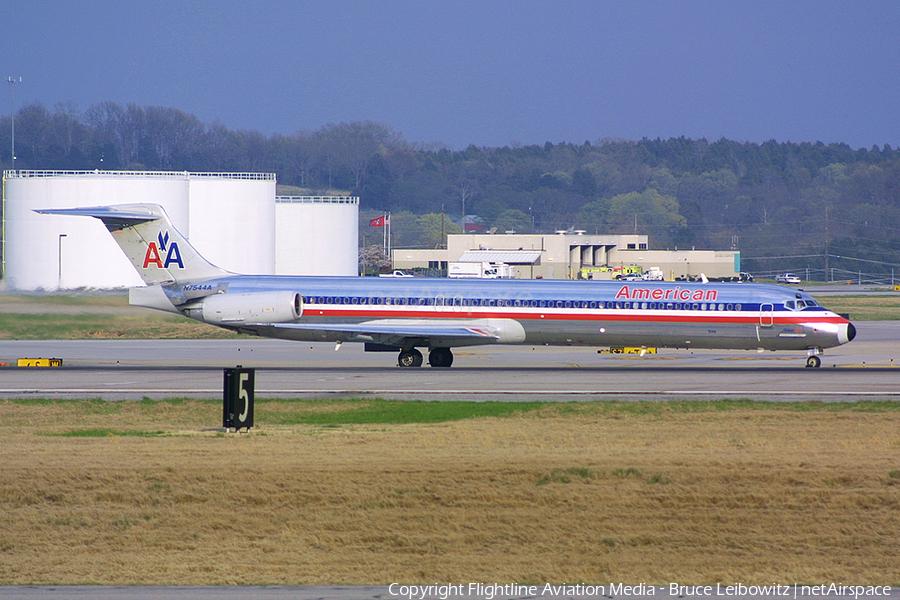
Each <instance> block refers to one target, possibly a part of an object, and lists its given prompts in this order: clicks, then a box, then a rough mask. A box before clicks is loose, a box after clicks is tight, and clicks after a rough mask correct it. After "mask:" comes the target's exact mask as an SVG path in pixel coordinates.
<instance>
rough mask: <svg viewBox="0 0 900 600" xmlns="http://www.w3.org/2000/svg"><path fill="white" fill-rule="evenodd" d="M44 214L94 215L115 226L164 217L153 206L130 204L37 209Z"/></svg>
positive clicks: (124, 225)
mask: <svg viewBox="0 0 900 600" xmlns="http://www.w3.org/2000/svg"><path fill="white" fill-rule="evenodd" d="M34 212H36V213H40V214H42V215H69V216H76V217H94V218H97V219H100V220H101V221H103V223H104V224H105V225H106V226H107V227H110V225H112V226H114V227H115V228H120V227H127V226H129V225H137V224H138V223H146V222H147V221H155V220H156V219H161V218H163V215H162V214H154V211H153V210H152V208H151V207H149V206H145V205H135V204H129V205H126V206H90V207H83V208H44V209H35V211H34Z"/></svg>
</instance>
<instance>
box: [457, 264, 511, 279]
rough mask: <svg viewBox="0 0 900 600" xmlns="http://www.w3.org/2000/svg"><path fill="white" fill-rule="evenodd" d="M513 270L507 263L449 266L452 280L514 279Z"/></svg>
mask: <svg viewBox="0 0 900 600" xmlns="http://www.w3.org/2000/svg"><path fill="white" fill-rule="evenodd" d="M512 276H513V272H512V268H511V267H510V266H509V265H508V264H506V263H495V262H452V263H450V264H449V265H447V277H450V278H451V279H512Z"/></svg>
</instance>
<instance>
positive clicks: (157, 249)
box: [35, 204, 229, 285]
mask: <svg viewBox="0 0 900 600" xmlns="http://www.w3.org/2000/svg"><path fill="white" fill-rule="evenodd" d="M35 212H38V213H41V214H47V215H76V216H85V217H94V218H96V219H100V220H101V221H103V224H104V225H106V229H108V230H109V232H110V233H111V234H112V236H113V239H115V240H116V242H117V243H118V244H119V247H120V248H121V249H122V251H123V252H124V253H125V255H126V256H127V257H128V259H129V260H130V261H131V264H132V265H134V268H135V270H137V272H138V274H139V275H140V276H141V278H143V280H144V283H146V284H147V285H154V284H157V283H162V284H165V283H177V282H184V281H198V280H204V279H212V278H214V277H221V276H223V275H228V274H229V273H228V272H227V271H225V270H224V269H220V268H219V267H217V266H215V265H213V264H212V263H210V262H209V261H207V260H206V259H205V258H203V257H202V256H200V254H199V253H198V252H197V251H196V250H195V249H194V247H193V246H191V244H190V242H188V241H187V239H186V238H185V237H184V236H182V235H181V233H179V232H178V230H177V229H175V227H174V226H173V225H172V222H171V221H170V220H169V217H168V215H167V214H166V211H165V210H164V209H163V207H162V206H159V205H158V204H117V205H113V206H93V207H88V208H59V209H44V210H36V211H35Z"/></svg>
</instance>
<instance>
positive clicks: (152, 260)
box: [144, 231, 184, 269]
mask: <svg viewBox="0 0 900 600" xmlns="http://www.w3.org/2000/svg"><path fill="white" fill-rule="evenodd" d="M156 239H157V241H158V242H159V244H157V243H156V242H150V243H149V244H147V253H146V254H144V268H145V269H146V268H147V267H149V266H150V265H156V266H157V267H159V268H160V269H168V268H169V266H170V265H172V264H176V265H178V268H179V269H183V268H184V263H183V262H182V261H181V251H180V250H178V242H172V243H171V244H170V243H169V232H168V231H167V232H165V234H163V232H162V231H160V232H159V234H158V235H157V236H156ZM163 253H165V256H166V258H165V261H163V258H162V255H163Z"/></svg>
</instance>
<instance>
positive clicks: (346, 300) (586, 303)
mask: <svg viewBox="0 0 900 600" xmlns="http://www.w3.org/2000/svg"><path fill="white" fill-rule="evenodd" d="M303 302H304V304H308V305H314V304H326V305H345V304H346V305H351V306H352V305H379V306H381V305H384V306H446V307H462V306H467V307H522V308H582V309H584V308H586V309H605V310H698V311H726V310H727V311H743V310H757V311H758V310H759V308H760V307H759V304H741V303H731V302H729V303H721V302H720V303H716V302H635V301H609V302H604V301H602V300H512V299H497V298H461V297H456V298H440V297H438V298H395V297H367V296H304V297H303ZM801 302H802V301H801ZM786 304H790V305H791V307H790V310H794V308H793V302H789V303H786ZM810 304H811V303H808V304H807V305H810Z"/></svg>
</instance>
